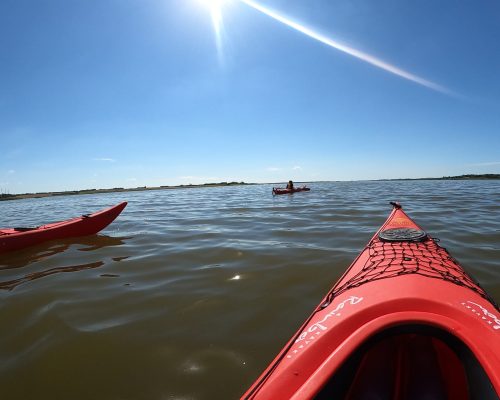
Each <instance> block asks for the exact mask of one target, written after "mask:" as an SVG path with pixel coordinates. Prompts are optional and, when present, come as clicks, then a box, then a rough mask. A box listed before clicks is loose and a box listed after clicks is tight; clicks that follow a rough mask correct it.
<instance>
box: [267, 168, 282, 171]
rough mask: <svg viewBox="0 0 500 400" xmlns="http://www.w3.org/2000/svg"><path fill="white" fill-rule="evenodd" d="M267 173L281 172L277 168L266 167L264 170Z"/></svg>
mask: <svg viewBox="0 0 500 400" xmlns="http://www.w3.org/2000/svg"><path fill="white" fill-rule="evenodd" d="M266 169H267V170H268V171H269V172H277V171H281V168H278V167H267V168H266Z"/></svg>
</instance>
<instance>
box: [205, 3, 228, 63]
mask: <svg viewBox="0 0 500 400" xmlns="http://www.w3.org/2000/svg"><path fill="white" fill-rule="evenodd" d="M198 1H199V2H200V3H201V4H202V5H203V6H205V7H207V8H208V9H209V11H210V15H211V17H212V25H213V27H214V34H215V45H216V47H217V55H218V57H219V62H220V63H221V64H223V63H224V54H223V49H222V36H223V21H222V7H223V6H224V4H226V3H227V2H228V0H198Z"/></svg>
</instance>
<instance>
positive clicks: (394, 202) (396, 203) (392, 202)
mask: <svg viewBox="0 0 500 400" xmlns="http://www.w3.org/2000/svg"><path fill="white" fill-rule="evenodd" d="M389 204H391V205H392V206H393V207H394V208H397V209H400V208H401V204H400V203H399V201H390V202H389Z"/></svg>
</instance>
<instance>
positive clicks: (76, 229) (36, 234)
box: [0, 202, 127, 253]
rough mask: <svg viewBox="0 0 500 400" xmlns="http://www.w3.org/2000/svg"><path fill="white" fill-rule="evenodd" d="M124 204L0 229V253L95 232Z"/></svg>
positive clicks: (107, 222)
mask: <svg viewBox="0 0 500 400" xmlns="http://www.w3.org/2000/svg"><path fill="white" fill-rule="evenodd" d="M126 205H127V203H126V202H123V203H120V204H117V205H116V206H113V207H110V208H107V209H105V210H101V211H98V212H95V213H93V214H88V215H82V216H80V217H76V218H73V219H68V220H66V221H61V222H54V223H52V224H47V225H42V226H38V227H30V228H6V229H0V253H4V252H7V251H12V250H19V249H23V248H25V247H28V246H33V245H35V244H38V243H42V242H45V241H47V240H55V239H65V238H71V237H78V236H86V235H93V234H96V233H97V232H99V231H101V230H102V229H104V228H106V227H107V226H108V225H109V224H110V223H111V222H113V221H114V219H115V218H116V217H118V215H120V213H121V212H122V211H123V209H124V208H125V206H126Z"/></svg>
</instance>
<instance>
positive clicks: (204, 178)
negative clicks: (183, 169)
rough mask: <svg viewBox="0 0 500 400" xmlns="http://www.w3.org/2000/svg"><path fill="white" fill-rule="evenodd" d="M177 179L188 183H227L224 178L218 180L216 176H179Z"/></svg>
mask: <svg viewBox="0 0 500 400" xmlns="http://www.w3.org/2000/svg"><path fill="white" fill-rule="evenodd" d="M178 179H181V180H183V181H190V182H215V181H217V182H222V181H227V180H226V179H224V178H219V177H217V176H193V175H187V176H179V178H178Z"/></svg>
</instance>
